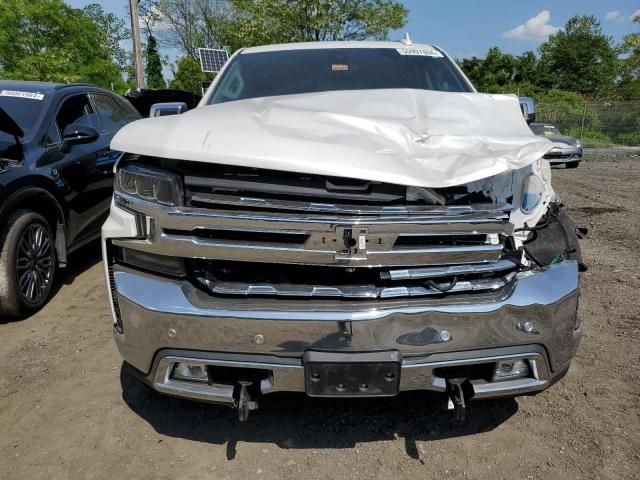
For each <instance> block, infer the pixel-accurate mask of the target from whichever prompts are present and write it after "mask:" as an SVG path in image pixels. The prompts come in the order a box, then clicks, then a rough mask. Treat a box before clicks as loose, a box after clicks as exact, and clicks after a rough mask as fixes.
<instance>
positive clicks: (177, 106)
mask: <svg viewBox="0 0 640 480" xmlns="http://www.w3.org/2000/svg"><path fill="white" fill-rule="evenodd" d="M187 110H189V107H187V104H186V103H184V102H166V103H154V104H153V105H151V109H150V110H149V118H153V117H164V116H165V115H179V114H180V113H184V112H186V111H187Z"/></svg>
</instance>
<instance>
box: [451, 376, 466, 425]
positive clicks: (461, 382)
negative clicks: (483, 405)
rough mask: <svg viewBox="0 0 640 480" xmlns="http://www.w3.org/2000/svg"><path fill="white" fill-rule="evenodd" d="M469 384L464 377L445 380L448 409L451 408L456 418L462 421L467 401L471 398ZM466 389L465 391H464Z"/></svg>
mask: <svg viewBox="0 0 640 480" xmlns="http://www.w3.org/2000/svg"><path fill="white" fill-rule="evenodd" d="M470 388H471V385H470V383H469V380H468V379H466V378H450V379H448V380H447V391H448V392H449V402H448V410H453V413H454V415H455V418H456V420H458V421H463V420H464V419H465V418H466V416H467V402H468V400H469V399H470V398H471V395H470V394H469V393H470V392H469V389H470ZM465 390H467V393H465Z"/></svg>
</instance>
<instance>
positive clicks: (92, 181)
mask: <svg viewBox="0 0 640 480" xmlns="http://www.w3.org/2000/svg"><path fill="white" fill-rule="evenodd" d="M139 118H141V117H140V114H139V113H138V112H137V111H136V110H135V109H134V108H133V107H132V105H131V104H130V103H129V102H128V101H127V100H125V99H124V98H122V97H120V96H118V95H115V94H113V93H111V92H109V91H107V90H103V89H101V88H98V87H94V86H91V85H57V84H50V83H35V82H12V81H0V316H25V315H28V314H29V313H31V312H33V311H35V310H37V309H38V308H40V307H41V306H42V305H44V303H45V302H46V301H47V299H48V297H49V294H50V293H51V287H52V284H53V281H54V277H55V274H56V270H57V268H58V267H64V266H65V265H66V261H67V254H68V253H69V252H71V251H72V250H74V249H76V248H78V247H80V246H82V245H83V244H85V243H87V242H89V241H91V240H93V239H95V238H97V237H98V236H99V235H100V227H101V225H102V223H103V222H104V220H105V219H106V217H107V215H108V211H109V203H110V201H111V196H112V192H113V178H112V175H113V173H112V171H113V167H114V164H115V163H116V161H117V160H118V159H119V158H120V156H121V153H120V152H116V151H113V150H111V149H110V148H109V143H110V142H111V139H112V137H113V135H114V134H115V133H116V132H117V131H118V130H119V129H120V128H121V127H122V126H124V125H126V124H127V123H129V122H131V121H133V120H137V119H139Z"/></svg>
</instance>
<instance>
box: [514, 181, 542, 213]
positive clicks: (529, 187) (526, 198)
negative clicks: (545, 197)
mask: <svg viewBox="0 0 640 480" xmlns="http://www.w3.org/2000/svg"><path fill="white" fill-rule="evenodd" d="M543 191H544V185H543V184H542V180H540V177H538V176H537V175H535V174H533V173H532V174H530V175H527V176H526V177H525V178H524V180H523V181H522V203H521V204H520V208H521V209H522V211H523V212H524V213H531V212H533V211H534V210H535V209H536V207H537V206H538V204H539V203H540V200H542V193H543Z"/></svg>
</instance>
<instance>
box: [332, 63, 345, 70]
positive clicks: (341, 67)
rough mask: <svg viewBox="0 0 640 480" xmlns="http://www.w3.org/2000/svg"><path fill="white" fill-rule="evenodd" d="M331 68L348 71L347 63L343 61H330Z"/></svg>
mask: <svg viewBox="0 0 640 480" xmlns="http://www.w3.org/2000/svg"><path fill="white" fill-rule="evenodd" d="M331 70H333V71H334V72H348V71H349V65H347V64H345V63H332V64H331Z"/></svg>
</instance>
